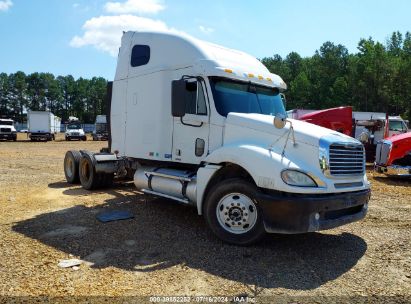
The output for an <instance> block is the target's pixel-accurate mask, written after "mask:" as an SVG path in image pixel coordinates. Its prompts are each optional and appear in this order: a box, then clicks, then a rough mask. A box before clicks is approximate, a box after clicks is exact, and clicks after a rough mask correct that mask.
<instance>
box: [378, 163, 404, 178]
mask: <svg viewBox="0 0 411 304" xmlns="http://www.w3.org/2000/svg"><path fill="white" fill-rule="evenodd" d="M374 170H375V171H377V172H378V173H384V174H387V175H395V176H411V166H397V165H392V166H380V165H374Z"/></svg>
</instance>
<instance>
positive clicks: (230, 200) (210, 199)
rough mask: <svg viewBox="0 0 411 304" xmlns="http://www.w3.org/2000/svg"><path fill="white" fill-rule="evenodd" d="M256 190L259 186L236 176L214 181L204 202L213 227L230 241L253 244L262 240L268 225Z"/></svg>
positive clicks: (225, 239)
mask: <svg viewBox="0 0 411 304" xmlns="http://www.w3.org/2000/svg"><path fill="white" fill-rule="evenodd" d="M256 193H257V188H256V186H254V185H253V184H251V183H249V182H246V181H244V180H241V179H237V178H235V179H228V180H226V181H223V182H221V183H219V184H217V185H215V186H214V187H213V188H212V189H210V191H209V193H208V195H207V198H206V201H205V205H204V215H205V218H206V222H207V224H208V226H209V227H210V229H211V230H212V231H213V232H214V233H215V234H216V235H217V236H218V237H219V238H220V239H222V240H223V241H225V242H228V243H231V244H236V245H250V244H252V243H255V242H257V241H258V240H260V239H261V238H262V237H263V236H264V234H265V229H264V224H263V220H262V211H261V209H260V208H259V207H258V204H257V202H256V200H255V197H256Z"/></svg>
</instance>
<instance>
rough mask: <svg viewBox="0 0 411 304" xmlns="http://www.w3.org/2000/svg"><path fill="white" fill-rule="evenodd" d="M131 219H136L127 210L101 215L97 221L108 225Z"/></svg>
mask: <svg viewBox="0 0 411 304" xmlns="http://www.w3.org/2000/svg"><path fill="white" fill-rule="evenodd" d="M130 218H134V215H133V214H132V213H131V212H129V211H126V210H112V211H106V212H103V213H100V214H99V215H97V219H98V220H99V221H100V222H103V223H106V222H111V221H118V220H127V219H130Z"/></svg>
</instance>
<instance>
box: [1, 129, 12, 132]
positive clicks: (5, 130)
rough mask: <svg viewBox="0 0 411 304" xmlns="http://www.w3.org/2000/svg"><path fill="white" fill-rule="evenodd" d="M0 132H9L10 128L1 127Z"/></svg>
mask: <svg viewBox="0 0 411 304" xmlns="http://www.w3.org/2000/svg"><path fill="white" fill-rule="evenodd" d="M0 132H4V133H10V132H11V129H10V128H1V129H0Z"/></svg>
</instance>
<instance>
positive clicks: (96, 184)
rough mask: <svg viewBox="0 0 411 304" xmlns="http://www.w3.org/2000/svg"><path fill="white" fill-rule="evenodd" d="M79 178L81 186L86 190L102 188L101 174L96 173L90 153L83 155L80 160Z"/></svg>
mask: <svg viewBox="0 0 411 304" xmlns="http://www.w3.org/2000/svg"><path fill="white" fill-rule="evenodd" d="M79 176H80V183H81V186H82V187H83V188H84V189H86V190H93V189H97V188H100V187H101V186H103V181H104V180H103V174H98V173H96V168H95V166H94V159H93V156H92V155H91V154H90V153H83V155H82V156H81V158H80V165H79Z"/></svg>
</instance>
